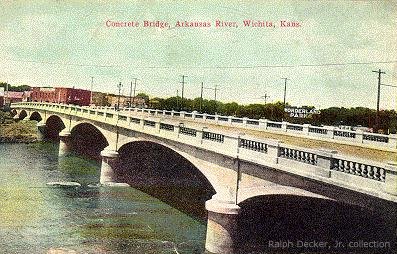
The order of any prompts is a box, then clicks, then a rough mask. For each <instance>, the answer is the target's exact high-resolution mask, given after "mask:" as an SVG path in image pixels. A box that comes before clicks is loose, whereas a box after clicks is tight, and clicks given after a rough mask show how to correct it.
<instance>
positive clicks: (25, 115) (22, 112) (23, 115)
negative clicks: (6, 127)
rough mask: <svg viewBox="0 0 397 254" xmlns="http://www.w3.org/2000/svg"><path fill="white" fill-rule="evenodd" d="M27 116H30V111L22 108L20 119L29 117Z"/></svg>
mask: <svg viewBox="0 0 397 254" xmlns="http://www.w3.org/2000/svg"><path fill="white" fill-rule="evenodd" d="M27 116H28V113H27V112H26V110H24V109H22V110H21V111H20V112H19V114H18V119H19V120H23V119H25V117H27Z"/></svg>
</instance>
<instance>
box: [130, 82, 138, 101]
mask: <svg viewBox="0 0 397 254" xmlns="http://www.w3.org/2000/svg"><path fill="white" fill-rule="evenodd" d="M133 80H134V81H135V82H134V95H132V81H131V86H130V107H131V105H132V98H134V99H135V91H136V82H137V80H138V79H137V78H133Z"/></svg>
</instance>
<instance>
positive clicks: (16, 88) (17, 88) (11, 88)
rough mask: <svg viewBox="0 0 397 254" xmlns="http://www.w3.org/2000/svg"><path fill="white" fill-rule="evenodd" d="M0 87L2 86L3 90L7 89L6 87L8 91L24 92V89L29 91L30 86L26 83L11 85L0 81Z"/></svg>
mask: <svg viewBox="0 0 397 254" xmlns="http://www.w3.org/2000/svg"><path fill="white" fill-rule="evenodd" d="M7 85H8V87H7ZM0 87H4V91H7V89H8V91H12V92H24V91H30V89H31V87H30V86H28V85H20V86H13V85H10V84H7V83H6V82H0Z"/></svg>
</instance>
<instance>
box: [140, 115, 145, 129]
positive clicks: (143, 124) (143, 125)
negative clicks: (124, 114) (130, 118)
mask: <svg viewBox="0 0 397 254" xmlns="http://www.w3.org/2000/svg"><path fill="white" fill-rule="evenodd" d="M139 127H140V128H141V129H142V130H143V129H144V128H145V119H144V118H143V117H141V118H139Z"/></svg>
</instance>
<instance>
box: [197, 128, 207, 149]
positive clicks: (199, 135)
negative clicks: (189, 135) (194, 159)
mask: <svg viewBox="0 0 397 254" xmlns="http://www.w3.org/2000/svg"><path fill="white" fill-rule="evenodd" d="M204 131H205V128H203V129H202V130H196V139H197V144H199V145H201V144H202V143H203V133H204Z"/></svg>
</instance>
